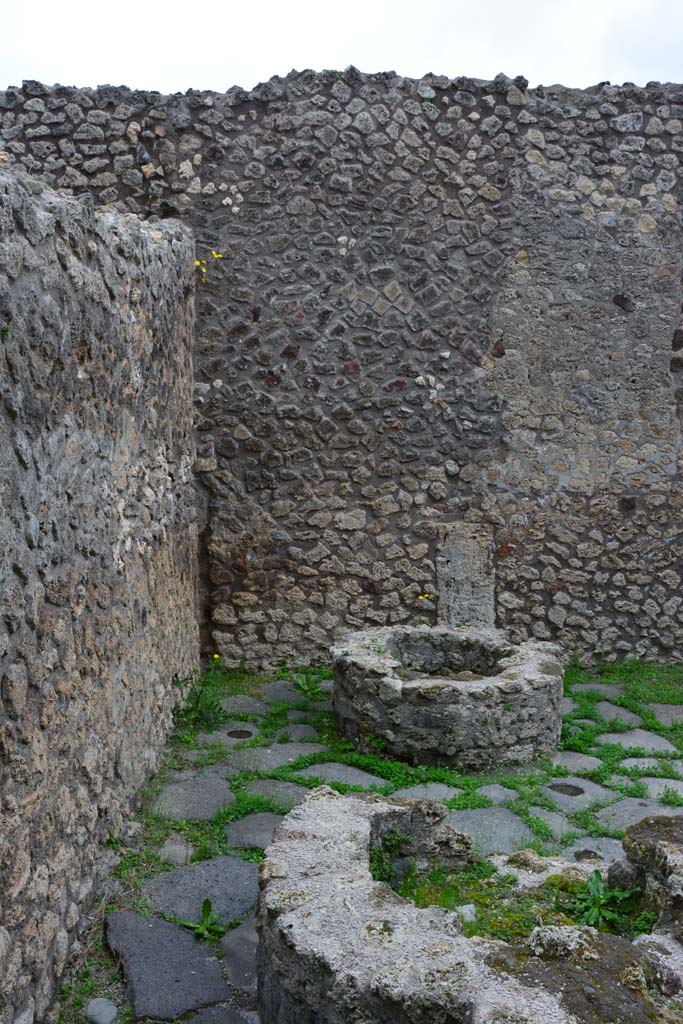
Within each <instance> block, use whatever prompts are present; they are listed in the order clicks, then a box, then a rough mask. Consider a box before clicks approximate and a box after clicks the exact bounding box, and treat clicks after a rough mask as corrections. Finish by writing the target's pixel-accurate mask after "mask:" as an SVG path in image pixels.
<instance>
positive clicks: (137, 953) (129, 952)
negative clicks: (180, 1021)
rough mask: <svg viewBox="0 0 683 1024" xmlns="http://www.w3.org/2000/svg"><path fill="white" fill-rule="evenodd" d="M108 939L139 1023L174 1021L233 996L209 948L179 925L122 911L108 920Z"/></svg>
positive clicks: (111, 915) (110, 916)
mask: <svg viewBox="0 0 683 1024" xmlns="http://www.w3.org/2000/svg"><path fill="white" fill-rule="evenodd" d="M106 935H107V942H108V944H109V946H110V948H111V949H112V950H113V952H114V953H117V954H118V955H119V956H120V957H121V959H122V961H123V968H124V971H125V975H126V996H127V999H128V1001H129V1002H130V1004H131V1006H132V1008H133V1013H134V1015H135V1018H136V1019H137V1020H139V1019H140V1018H142V1017H152V1018H155V1019H156V1020H174V1019H175V1018H177V1017H180V1016H182V1014H184V1013H187V1012H188V1011H189V1010H197V1009H199V1008H201V1007H203V1006H208V1005H210V1004H211V1003H217V1002H220V1001H221V1000H224V999H228V998H229V997H230V990H229V989H228V986H227V985H226V983H225V981H224V979H223V975H222V974H221V969H220V966H219V963H218V961H217V960H216V958H215V957H214V956H212V954H211V950H210V948H209V947H208V946H207V945H206V944H205V943H202V942H200V941H199V940H198V939H195V938H194V936H193V935H191V934H190V932H188V931H186V930H185V929H183V928H180V927H178V925H174V924H169V923H168V922H167V921H159V920H157V919H156V918H153V917H142V916H141V915H139V914H133V913H130V912H129V911H123V912H117V913H114V914H109V915H108V916H107V918H106Z"/></svg>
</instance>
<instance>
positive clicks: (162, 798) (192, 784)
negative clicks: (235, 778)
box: [152, 774, 235, 821]
mask: <svg viewBox="0 0 683 1024" xmlns="http://www.w3.org/2000/svg"><path fill="white" fill-rule="evenodd" d="M234 802H235V797H234V796H233V793H232V790H231V789H230V784H229V783H228V781H227V780H226V779H224V778H220V777H218V776H216V775H201V774H191V775H190V776H189V777H188V778H185V779H182V780H180V781H178V782H171V783H169V784H168V785H166V786H164V788H163V789H162V790H161V792H160V793H159V795H158V797H157V798H156V800H155V801H154V804H153V805H152V810H153V811H154V813H155V814H158V815H159V817H160V818H166V819H170V820H171V821H173V820H188V821H209V819H211V818H213V816H214V815H215V814H216V813H217V812H218V811H220V810H222V809H223V808H224V807H229V806H230V804H232V803H234Z"/></svg>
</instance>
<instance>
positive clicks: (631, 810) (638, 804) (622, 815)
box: [596, 796, 683, 829]
mask: <svg viewBox="0 0 683 1024" xmlns="http://www.w3.org/2000/svg"><path fill="white" fill-rule="evenodd" d="M681 814H683V807H665V806H664V805H663V804H660V803H657V801H656V800H645V799H641V798H639V797H633V796H627V797H624V799H623V800H619V801H617V803H615V804H612V805H611V806H610V807H603V809H602V810H601V811H598V812H597V814H596V818H597V820H598V821H599V822H600V824H601V825H604V826H605V827H606V828H620V829H627V828H629V826H630V825H635V824H636V823H637V822H639V821H642V820H643V818H656V817H661V816H662V815H664V816H665V817H667V818H675V817H678V816H679V815H681Z"/></svg>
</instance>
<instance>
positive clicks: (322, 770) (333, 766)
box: [297, 761, 386, 786]
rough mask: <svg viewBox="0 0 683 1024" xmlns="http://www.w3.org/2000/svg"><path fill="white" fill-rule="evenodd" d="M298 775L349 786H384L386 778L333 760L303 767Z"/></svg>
mask: <svg viewBox="0 0 683 1024" xmlns="http://www.w3.org/2000/svg"><path fill="white" fill-rule="evenodd" d="M297 774H298V775H303V776H306V777H307V778H319V779H324V780H325V781H326V782H346V783H347V785H349V786H385V785H386V779H382V778H380V776H379V775H371V774H370V772H365V771H363V769H362V768H354V767H352V766H351V765H348V764H337V763H336V762H334V761H326V762H325V763H324V764H314V765H312V766H311V767H310V768H303V769H302V770H301V771H300V772H297Z"/></svg>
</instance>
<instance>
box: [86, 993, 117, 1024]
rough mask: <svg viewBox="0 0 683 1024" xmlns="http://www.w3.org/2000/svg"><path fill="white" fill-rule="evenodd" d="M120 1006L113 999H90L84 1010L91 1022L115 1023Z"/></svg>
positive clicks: (91, 1023)
mask: <svg viewBox="0 0 683 1024" xmlns="http://www.w3.org/2000/svg"><path fill="white" fill-rule="evenodd" d="M118 1013H119V1010H118V1007H117V1005H116V1003H113V1002H112V1001H111V999H90V1000H89V1001H88V1003H87V1004H86V1007H85V1009H84V1010H83V1016H84V1017H85V1019H86V1020H89V1021H90V1024H114V1021H115V1020H116V1018H117V1017H118Z"/></svg>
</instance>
